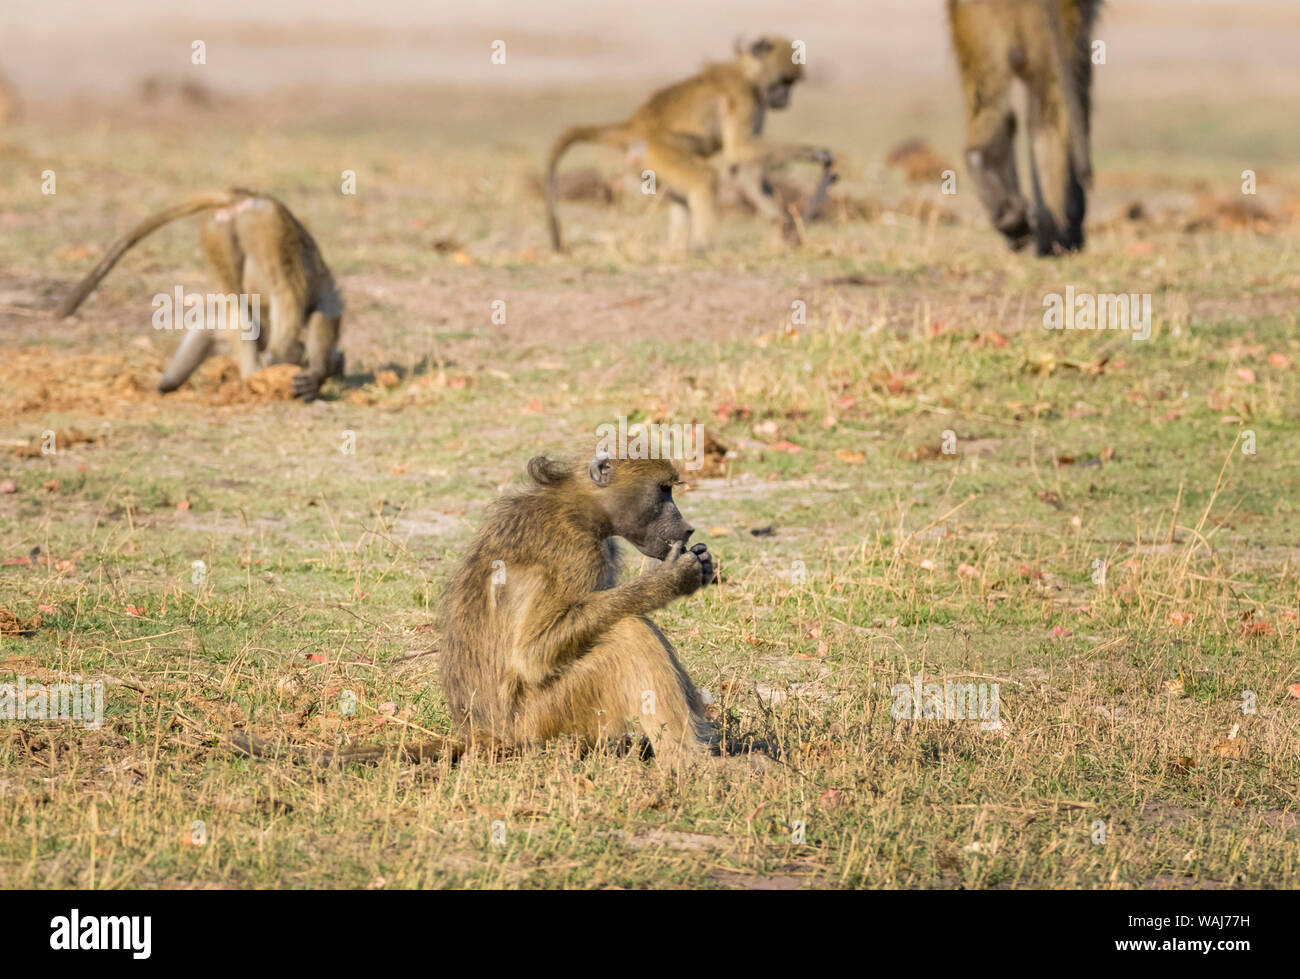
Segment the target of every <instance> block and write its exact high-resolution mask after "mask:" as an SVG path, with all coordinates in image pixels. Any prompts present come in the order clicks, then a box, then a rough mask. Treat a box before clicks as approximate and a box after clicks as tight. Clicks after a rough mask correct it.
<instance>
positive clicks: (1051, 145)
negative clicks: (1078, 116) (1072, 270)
mask: <svg viewBox="0 0 1300 979" xmlns="http://www.w3.org/2000/svg"><path fill="white" fill-rule="evenodd" d="M1029 158H1030V162H1031V166H1032V169H1033V186H1034V203H1035V209H1034V235H1035V238H1036V239H1037V248H1038V254H1039V255H1051V254H1054V253H1056V252H1060V251H1074V250H1076V249H1078V248H1081V247H1082V246H1083V213H1084V190H1083V185H1082V184H1081V183H1080V182H1079V178H1078V175H1077V174H1076V173H1075V170H1074V163H1073V161H1072V160H1071V158H1070V142H1069V125H1068V120H1067V119H1066V111H1065V106H1064V104H1063V103H1062V101H1061V93H1060V89H1059V88H1058V86H1057V84H1056V82H1055V81H1054V80H1051V79H1046V80H1041V81H1040V83H1039V84H1038V85H1037V86H1030V91H1029Z"/></svg>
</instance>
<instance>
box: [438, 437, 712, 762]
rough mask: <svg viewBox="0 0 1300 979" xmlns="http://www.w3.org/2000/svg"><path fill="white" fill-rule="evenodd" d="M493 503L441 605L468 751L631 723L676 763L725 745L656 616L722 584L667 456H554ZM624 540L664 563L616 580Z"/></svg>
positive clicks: (452, 699) (447, 674)
mask: <svg viewBox="0 0 1300 979" xmlns="http://www.w3.org/2000/svg"><path fill="white" fill-rule="evenodd" d="M528 474H529V476H530V477H531V481H532V485H531V486H530V487H529V488H527V489H525V490H524V491H522V492H520V493H517V494H515V495H512V496H506V497H504V498H502V499H500V500H498V501H497V502H496V503H494V504H493V505H492V509H491V511H490V514H489V516H488V519H487V522H486V523H485V524H484V526H483V527H482V529H481V530H480V531H479V532H478V534H477V535H476V536H475V538H474V540H473V541H472V542H471V544H470V546H469V549H468V551H467V552H466V555H465V559H464V561H463V562H462V563H461V565H460V566H459V568H457V570H456V571H455V572H454V573H453V574H452V576H451V578H450V580H449V582H448V584H447V589H446V592H445V594H444V598H443V603H444V604H443V619H444V624H445V630H446V631H445V636H444V641H443V647H442V653H441V666H442V684H443V691H444V693H445V695H446V697H447V703H448V705H449V706H450V708H451V711H452V716H453V718H454V719H455V720H456V721H457V722H459V723H460V725H461V726H462V728H463V730H464V731H465V733H466V735H467V737H466V740H467V741H475V742H479V743H482V742H485V741H490V742H496V743H501V744H505V745H507V746H511V745H522V744H528V743H530V742H538V741H545V740H547V739H550V738H554V737H557V736H560V735H565V734H567V735H573V736H575V737H577V738H578V739H579V740H580V741H582V742H583V743H585V744H594V743H597V742H600V741H605V740H613V741H617V740H619V739H621V738H623V737H624V736H625V735H626V734H627V733H628V724H629V721H632V722H633V723H634V724H635V725H636V726H637V727H638V728H639V729H640V732H641V733H642V734H643V735H644V736H645V737H646V738H648V739H649V741H650V744H651V746H652V748H653V750H654V753H655V756H656V758H658V759H660V760H661V761H663V762H666V763H668V764H669V765H676V764H679V763H681V762H685V761H689V760H691V759H692V758H703V757H706V756H708V755H709V754H710V753H711V750H712V749H713V748H714V747H716V739H715V737H714V735H713V732H712V730H711V728H710V726H709V723H708V721H707V719H706V718H705V716H704V708H703V705H702V703H701V702H700V697H699V694H698V692H697V691H696V689H695V686H694V685H693V684H692V683H691V679H690V677H689V676H687V674H686V671H685V670H684V669H683V668H682V665H681V663H680V662H679V661H678V659H677V654H676V653H675V651H674V650H673V647H672V644H671V643H669V641H668V640H667V639H666V638H665V637H664V635H663V633H661V632H660V631H659V630H658V629H657V628H656V627H655V625H654V623H652V622H651V621H650V620H649V619H647V618H645V616H646V615H647V614H649V613H650V612H653V611H654V610H655V609H659V608H663V607H664V606H665V605H667V604H668V603H669V602H671V601H673V599H675V598H679V597H681V596H684V595H689V594H691V593H692V592H694V591H696V590H697V589H699V588H701V587H703V586H704V585H706V584H708V583H709V582H710V581H711V580H712V579H713V559H712V557H711V556H710V555H709V552H708V549H707V548H706V547H705V546H704V545H703V544H696V545H694V546H693V547H690V548H687V546H686V541H687V539H688V538H689V537H690V535H691V534H692V533H693V531H694V528H692V527H691V525H690V524H688V523H687V522H686V521H685V520H684V519H683V518H682V515H681V513H680V512H679V511H678V509H677V506H676V504H675V503H673V495H672V490H673V486H674V485H676V484H677V483H678V482H679V477H678V473H677V470H676V468H675V467H674V466H673V465H672V463H670V462H667V461H664V460H657V459H653V460H649V459H612V458H610V457H608V456H607V455H606V454H604V453H601V452H598V453H597V454H596V456H595V458H593V459H592V460H591V462H590V463H587V462H582V463H580V464H577V465H573V464H566V463H559V462H554V461H552V460H549V459H547V458H545V457H538V458H536V459H533V460H532V462H530V463H529V464H528ZM614 536H619V537H622V538H624V539H625V540H627V541H629V542H630V543H632V544H633V545H634V546H635V547H636V548H637V550H639V551H640V552H641V553H642V554H645V555H646V556H648V557H652V558H657V559H658V560H660V561H662V562H663V563H661V564H660V565H659V566H658V567H656V568H654V569H653V570H651V571H648V572H646V573H645V574H642V575H641V576H640V577H637V578H635V579H633V580H631V581H629V582H627V583H625V584H618V583H617V581H618V565H617V562H616V551H615V546H614V542H613V540H611V538H613V537H614Z"/></svg>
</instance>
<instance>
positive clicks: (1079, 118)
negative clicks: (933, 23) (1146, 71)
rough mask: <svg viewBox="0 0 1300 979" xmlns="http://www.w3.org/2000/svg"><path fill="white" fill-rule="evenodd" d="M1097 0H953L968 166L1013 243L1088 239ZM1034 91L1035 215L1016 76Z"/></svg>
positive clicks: (1042, 247)
mask: <svg viewBox="0 0 1300 979" xmlns="http://www.w3.org/2000/svg"><path fill="white" fill-rule="evenodd" d="M1100 6H1101V2H1100V0H948V20H949V24H950V25H951V27H952V39H953V44H954V46H955V47H956V49H957V61H958V64H959V65H960V67H961V76H962V87H963V89H964V91H965V100H966V166H967V168H968V169H969V171H970V175H971V178H972V179H973V180H974V182H975V189H976V191H977V192H978V194H979V196H980V200H981V201H982V202H983V203H984V207H985V209H986V210H987V211H988V214H989V217H990V219H991V220H992V222H993V226H994V227H995V228H997V229H998V231H1000V232H1002V234H1003V235H1004V236H1005V237H1006V239H1007V243H1008V244H1010V245H1011V247H1012V248H1013V249H1015V250H1017V251H1018V250H1019V249H1021V248H1023V247H1024V246H1025V245H1027V244H1028V243H1029V241H1030V240H1031V239H1033V240H1035V241H1036V243H1037V250H1038V254H1039V255H1051V254H1055V253H1057V252H1060V251H1071V250H1074V249H1078V248H1081V247H1083V216H1084V210H1085V207H1086V203H1087V201H1086V196H1085V189H1086V188H1087V187H1089V186H1090V185H1091V180H1092V164H1091V159H1090V152H1089V146H1088V140H1089V112H1090V108H1091V106H1090V100H1091V86H1092V59H1091V43H1092V30H1093V25H1094V23H1095V21H1096V17H1097V11H1098V9H1099V8H1100ZM1016 79H1019V80H1020V81H1021V82H1023V83H1024V86H1025V89H1026V91H1027V94H1028V120H1027V123H1028V130H1029V157H1030V166H1031V169H1032V171H1033V172H1032V176H1033V188H1034V203H1035V207H1034V215H1033V218H1032V220H1031V218H1030V214H1029V207H1028V205H1027V204H1026V202H1025V198H1024V196H1023V195H1022V194H1021V191H1020V179H1019V177H1018V175H1017V173H1016V155H1015V134H1016V114H1015V110H1014V109H1013V107H1012V104H1011V89H1012V82H1013V81H1015V80H1016Z"/></svg>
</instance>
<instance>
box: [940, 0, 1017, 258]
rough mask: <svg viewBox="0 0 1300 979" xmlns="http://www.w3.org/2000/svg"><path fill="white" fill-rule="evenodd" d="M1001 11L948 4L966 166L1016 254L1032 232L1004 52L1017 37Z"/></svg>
mask: <svg viewBox="0 0 1300 979" xmlns="http://www.w3.org/2000/svg"><path fill="white" fill-rule="evenodd" d="M1000 10H1001V8H998V7H994V6H992V5H989V6H987V7H986V5H983V4H968V3H955V2H952V3H950V4H949V14H950V17H951V21H952V31H953V39H954V41H955V43H956V47H957V58H958V62H959V65H960V67H961V76H962V90H963V92H964V95H965V102H966V154H965V155H966V167H967V169H968V171H969V172H970V176H971V179H972V180H973V181H974V182H975V191H976V193H977V194H978V195H979V198H980V201H981V202H982V203H983V204H984V209H985V210H986V211H987V212H988V215H989V219H990V220H991V221H992V222H993V226H994V227H995V228H997V229H998V231H1000V232H1002V234H1003V235H1004V236H1005V237H1006V239H1007V243H1008V244H1009V245H1010V246H1011V247H1012V248H1013V249H1015V250H1017V251H1019V250H1020V249H1021V248H1023V247H1024V246H1025V245H1027V244H1029V241H1030V239H1031V238H1032V236H1033V230H1032V229H1031V227H1030V224H1029V206H1028V204H1027V203H1026V201H1025V198H1024V195H1023V194H1021V192H1020V178H1019V176H1018V175H1017V173H1016V154H1015V136H1016V116H1015V111H1014V109H1013V107H1012V105H1011V82H1012V79H1013V77H1014V76H1013V69H1012V58H1011V57H1010V56H1009V54H1008V52H1011V51H1012V49H1013V48H1014V47H1015V38H1014V37H1011V36H1009V35H1008V34H1007V33H1006V28H1005V26H1004V25H1003V24H1002V23H1001V22H1000V19H999V17H998V14H999V13H1000ZM1020 57H1021V58H1023V57H1024V56H1023V54H1021V56H1020Z"/></svg>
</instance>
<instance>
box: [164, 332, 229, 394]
mask: <svg viewBox="0 0 1300 979" xmlns="http://www.w3.org/2000/svg"><path fill="white" fill-rule="evenodd" d="M215 340H216V334H215V333H214V331H212V330H186V331H185V339H184V340H182V341H181V346H180V349H179V350H177V351H176V355H175V356H174V357H172V362H171V363H170V364H168V365H167V369H166V370H165V371H163V376H162V379H161V380H160V381H159V382H158V390H159V391H160V392H162V393H163V394H168V393H170V392H172V391H175V390H176V389H177V388H178V387H180V386H181V385H182V384H184V383H185V382H186V381H187V380H189V377H190V375H191V374H193V373H194V369H195V368H196V367H198V366H199V364H201V363H203V361H204V360H205V359H206V358H207V356H208V354H210V353H211V352H212V345H213V342H214V341H215Z"/></svg>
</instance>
